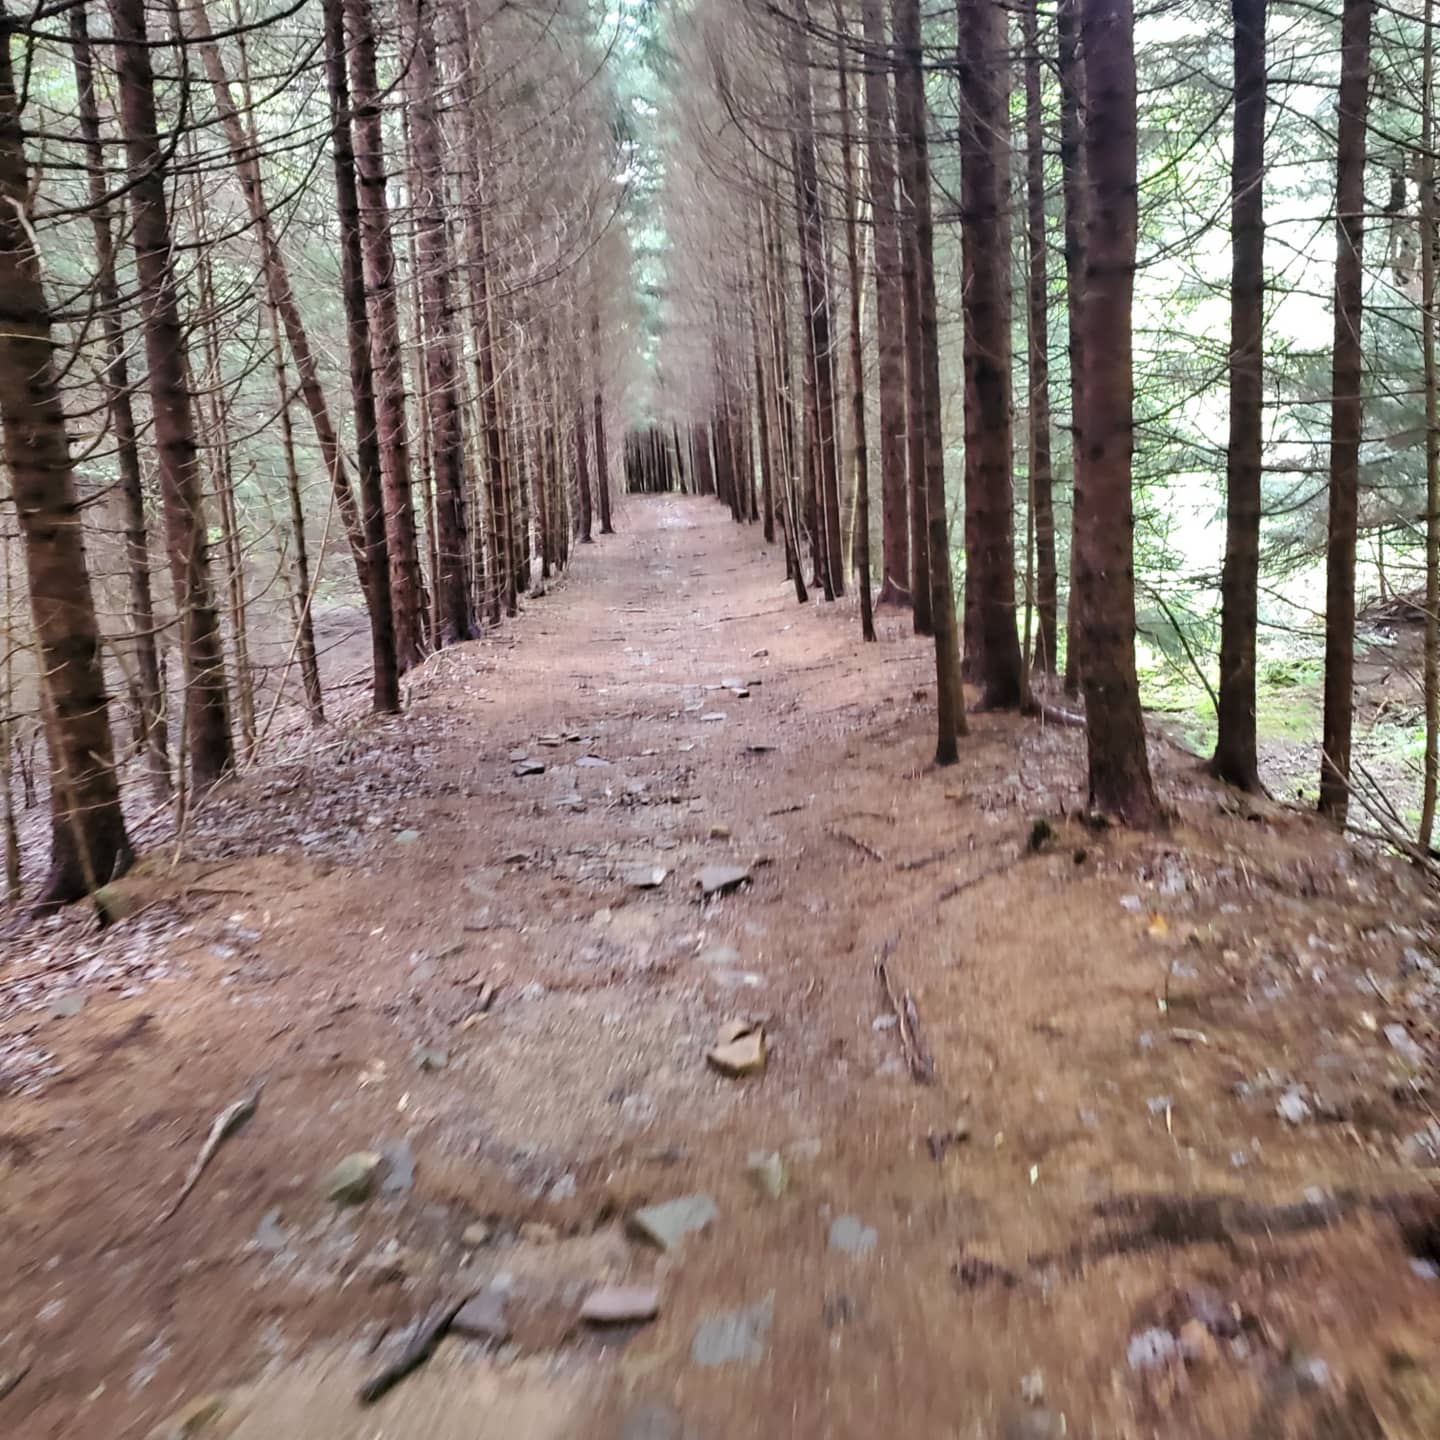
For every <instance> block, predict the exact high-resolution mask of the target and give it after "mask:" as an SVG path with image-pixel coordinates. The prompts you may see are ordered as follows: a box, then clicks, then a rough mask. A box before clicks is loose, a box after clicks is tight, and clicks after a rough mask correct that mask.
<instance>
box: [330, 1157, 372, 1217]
mask: <svg viewBox="0 0 1440 1440" xmlns="http://www.w3.org/2000/svg"><path fill="white" fill-rule="evenodd" d="M380 1161H381V1156H380V1155H378V1154H377V1153H376V1152H375V1151H373V1150H356V1151H355V1152H354V1153H353V1154H350V1155H347V1156H346V1157H345V1158H344V1159H343V1160H342V1161H341V1162H340V1163H339V1164H338V1165H337V1166H336V1167H335V1168H334V1169H333V1170H332V1171H331V1172H330V1173H329V1175H327V1176H326V1177H325V1186H324V1189H325V1198H326V1199H327V1200H331V1201H333V1202H334V1203H335V1204H337V1205H359V1204H361V1203H362V1202H363V1201H366V1200H368V1199H369V1198H370V1196H371V1195H372V1194H373V1193H374V1190H375V1173H376V1171H378V1170H379V1169H380Z"/></svg>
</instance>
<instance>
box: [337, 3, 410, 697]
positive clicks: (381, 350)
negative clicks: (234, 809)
mask: <svg viewBox="0 0 1440 1440" xmlns="http://www.w3.org/2000/svg"><path fill="white" fill-rule="evenodd" d="M345 21H346V27H347V32H348V38H349V42H350V80H351V86H352V98H353V101H354V112H353V114H354V135H355V175H356V180H357V182H358V185H359V190H360V244H361V249H362V251H363V255H364V263H365V293H366V295H367V296H368V297H369V302H370V314H371V324H370V343H371V346H372V347H373V350H374V364H375V380H374V385H375V418H376V422H377V424H378V426H379V443H380V473H381V480H382V483H383V486H384V493H385V549H386V554H387V556H388V558H389V562H390V601H391V608H392V615H393V619H394V623H395V661H396V664H397V665H398V666H399V668H400V672H401V674H404V672H405V671H406V670H408V669H410V667H411V666H412V665H416V664H418V663H419V662H420V659H421V658H422V656H423V655H424V654H425V582H424V578H423V575H422V572H421V569H420V546H419V541H418V538H417V536H416V530H415V497H414V493H413V486H412V481H411V477H410V422H409V418H408V416H407V414H406V410H405V361H404V356H403V354H402V350H401V336H400V304H399V300H398V298H397V296H396V293H395V274H396V269H395V245H394V242H393V240H392V239H391V234H390V203H389V200H388V198H387V196H386V190H385V187H386V180H387V176H386V173H385V136H384V125H383V119H382V114H381V108H380V86H379V81H378V79H377V76H376V59H375V21H374V16H373V14H372V12H371V6H370V0H345Z"/></svg>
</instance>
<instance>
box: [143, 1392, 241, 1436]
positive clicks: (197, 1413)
mask: <svg viewBox="0 0 1440 1440" xmlns="http://www.w3.org/2000/svg"><path fill="white" fill-rule="evenodd" d="M224 1413H225V1397H224V1396H223V1395H204V1396H202V1397H201V1398H200V1399H198V1400H192V1401H190V1403H189V1404H188V1405H186V1406H184V1407H183V1408H182V1409H180V1410H177V1411H176V1412H175V1414H173V1415H172V1416H171V1417H170V1418H169V1419H168V1420H162V1421H161V1422H160V1424H158V1425H157V1426H156V1427H155V1428H154V1429H153V1430H152V1431H151V1432H150V1440H189V1437H190V1436H192V1435H203V1434H204V1433H205V1432H206V1431H207V1430H208V1429H210V1427H211V1426H213V1425H214V1424H215V1422H216V1421H217V1420H218V1419H219V1418H220V1417H221V1416H222V1415H223V1414H224Z"/></svg>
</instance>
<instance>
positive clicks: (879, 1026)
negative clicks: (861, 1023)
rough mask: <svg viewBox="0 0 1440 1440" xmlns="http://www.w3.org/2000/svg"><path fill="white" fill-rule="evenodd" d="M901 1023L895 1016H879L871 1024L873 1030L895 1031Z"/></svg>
mask: <svg viewBox="0 0 1440 1440" xmlns="http://www.w3.org/2000/svg"><path fill="white" fill-rule="evenodd" d="M899 1023H900V1022H899V1020H897V1019H896V1017H895V1016H894V1015H877V1016H876V1017H875V1018H874V1019H873V1020H872V1021H871V1022H870V1028H871V1029H872V1030H893V1029H894V1028H895V1027H896V1026H897V1025H898V1024H899Z"/></svg>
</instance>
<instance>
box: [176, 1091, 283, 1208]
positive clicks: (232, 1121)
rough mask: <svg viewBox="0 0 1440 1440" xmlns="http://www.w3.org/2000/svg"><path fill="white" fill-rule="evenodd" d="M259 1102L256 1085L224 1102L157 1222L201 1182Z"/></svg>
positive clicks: (180, 1203)
mask: <svg viewBox="0 0 1440 1440" xmlns="http://www.w3.org/2000/svg"><path fill="white" fill-rule="evenodd" d="M259 1104H260V1087H259V1086H258V1085H257V1086H256V1087H255V1088H254V1089H253V1090H252V1091H250V1093H249V1094H248V1095H242V1096H241V1097H240V1099H238V1100H236V1101H234V1102H232V1103H231V1104H229V1105H227V1106H226V1107H225V1108H224V1109H223V1110H222V1111H221V1112H220V1113H219V1114H218V1115H217V1116H216V1117H215V1120H214V1123H213V1124H212V1125H211V1126H210V1133H209V1134H208V1135H207V1136H206V1137H205V1143H204V1144H203V1145H202V1146H201V1147H200V1153H199V1154H198V1155H197V1156H196V1157H195V1163H194V1164H193V1165H192V1166H191V1167H190V1169H189V1171H188V1172H187V1174H186V1176H185V1180H184V1182H183V1183H182V1184H181V1186H180V1193H179V1194H178V1195H176V1197H175V1198H174V1200H172V1201H171V1202H170V1204H169V1206H168V1207H167V1208H166V1209H165V1210H163V1211H162V1212H161V1213H160V1215H159V1216H158V1217H157V1218H156V1221H155V1223H156V1224H157V1225H163V1224H164V1223H165V1222H166V1221H167V1220H168V1219H170V1217H171V1216H172V1215H174V1214H175V1212H176V1211H177V1210H178V1209H179V1208H180V1207H181V1206H182V1205H183V1204H184V1203H185V1201H186V1200H187V1199H188V1198H189V1195H190V1192H191V1191H192V1190H193V1189H194V1188H195V1187H196V1185H198V1184H199V1183H200V1176H201V1175H202V1174H203V1173H204V1171H205V1167H206V1166H207V1165H208V1164H209V1163H210V1162H211V1160H213V1159H214V1158H215V1152H216V1151H217V1150H218V1149H219V1148H220V1147H221V1146H222V1145H223V1144H224V1143H225V1141H226V1140H228V1139H229V1138H230V1136H232V1135H233V1134H234V1133H235V1132H236V1131H237V1130H238V1129H239V1128H240V1127H241V1126H242V1125H243V1124H244V1123H245V1122H246V1121H247V1120H248V1119H249V1118H250V1117H251V1116H252V1115H253V1114H254V1113H255V1111H256V1109H257V1108H258V1107H259Z"/></svg>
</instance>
